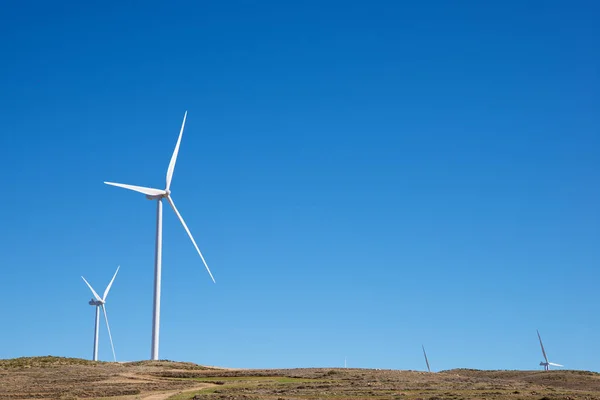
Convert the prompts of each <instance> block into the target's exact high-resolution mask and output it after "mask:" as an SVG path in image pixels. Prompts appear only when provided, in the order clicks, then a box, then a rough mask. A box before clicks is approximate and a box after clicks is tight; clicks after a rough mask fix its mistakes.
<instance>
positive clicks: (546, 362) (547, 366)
mask: <svg viewBox="0 0 600 400" xmlns="http://www.w3.org/2000/svg"><path fill="white" fill-rule="evenodd" d="M536 332H537V335H538V339H540V346H541V347H542V354H543V355H544V360H546V361H545V362H544V361H540V365H541V366H543V367H544V371H549V370H550V365H552V366H554V367H564V365H560V364H556V363H551V362H550V361H548V357H547V356H546V350H544V344H543V343H542V337H541V336H540V331H538V330H537V329H536Z"/></svg>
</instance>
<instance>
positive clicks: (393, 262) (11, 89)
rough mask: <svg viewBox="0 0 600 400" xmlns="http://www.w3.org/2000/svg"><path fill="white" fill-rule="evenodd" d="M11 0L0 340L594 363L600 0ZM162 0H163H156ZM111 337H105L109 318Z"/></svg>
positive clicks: (397, 359) (369, 362)
mask: <svg viewBox="0 0 600 400" xmlns="http://www.w3.org/2000/svg"><path fill="white" fill-rule="evenodd" d="M126 3H127V4H121V2H109V3H106V2H105V3H102V4H98V5H95V6H91V5H89V4H82V3H81V2H73V3H72V4H69V3H68V2H61V3H47V2H35V1H34V2H20V1H7V2H4V3H3V5H2V6H1V8H0V37H1V38H2V39H1V40H0V51H1V54H2V61H1V62H0V133H1V135H0V163H1V164H0V166H1V168H2V171H3V179H2V186H3V193H4V194H3V196H2V197H1V200H0V205H1V206H2V217H1V223H0V235H1V238H2V240H1V241H0V252H1V254H2V271H3V273H2V279H1V281H0V321H2V325H1V326H2V329H0V357H1V358H9V357H19V356H30V355H48V354H52V355H60V356H71V357H83V358H89V357H90V356H91V350H92V334H93V318H94V311H93V308H92V307H90V306H89V305H88V304H87V301H88V300H89V299H90V297H91V295H90V293H89V290H88V288H87V287H86V286H85V284H84V283H83V281H82V280H81V278H80V276H81V275H84V276H85V277H86V278H87V279H88V280H89V281H90V283H91V284H92V285H93V286H94V287H95V288H96V289H97V290H98V291H103V290H104V287H105V286H106V284H107V283H108V281H109V280H110V277H111V276H112V274H113V272H114V270H115V268H116V267H117V265H121V271H120V274H119V276H118V277H117V279H116V281H115V284H114V286H113V289H112V291H111V294H110V296H109V298H108V303H107V310H108V312H109V317H110V322H111V327H112V331H113V336H114V340H115V347H116V352H117V357H118V359H119V360H139V359H147V358H148V357H149V356H150V327H151V308H152V280H153V259H154V227H155V225H154V224H155V203H153V202H150V201H147V200H145V199H144V197H143V196H142V195H137V194H135V193H132V192H127V191H124V190H122V189H117V188H112V187H108V186H106V185H104V184H103V183H102V182H103V181H105V180H110V181H117V182H124V183H130V184H136V185H144V186H153V187H159V188H161V187H162V186H163V184H164V179H165V173H166V169H167V166H168V163H169V159H170V157H171V153H172V151H173V148H174V145H175V141H176V139H177V134H178V132H179V127H180V124H181V119H182V117H183V113H184V111H185V110H188V112H189V114H188V123H187V125H186V131H185V133H184V136H183V141H182V145H181V151H180V154H179V160H178V163H177V166H176V169H175V174H174V179H173V185H172V190H173V198H174V200H175V202H176V203H177V205H178V207H179V209H180V211H181V213H182V215H183V216H184V218H185V219H186V221H187V223H188V225H189V226H190V228H191V230H192V232H193V234H194V236H195V237H196V240H197V242H198V244H199V246H200V248H201V249H202V251H203V253H204V254H205V256H206V259H207V261H208V263H209V266H210V267H211V270H212V272H213V273H214V275H215V278H216V280H217V284H213V283H212V282H211V280H210V278H209V277H208V274H207V273H206V271H205V270H204V267H203V266H202V263H201V261H200V259H199V257H198V256H197V254H196V253H195V250H194V248H193V246H192V244H191V243H190V242H189V240H188V238H187V236H186V234H185V231H184V230H183V228H182V227H181V226H180V225H179V222H178V221H177V220H176V217H175V216H174V214H173V213H172V212H171V211H170V209H165V219H164V258H163V308H162V330H161V352H160V356H161V358H165V359H172V360H184V361H193V362H197V363H202V364H208V365H221V366H229V367H311V366H315V367H318V366H324V367H327V366H342V365H343V363H344V357H346V356H347V357H348V366H351V367H369V368H395V369H424V368H425V364H424V361H423V357H422V354H421V348H420V346H421V344H424V345H425V347H426V349H427V351H428V355H429V359H430V362H431V364H432V368H433V369H434V370H441V369H449V368H454V367H469V368H481V369H534V368H539V366H538V363H539V361H540V360H541V359H542V355H541V352H540V349H539V345H538V342H537V336H536V333H535V330H536V329H539V330H540V332H541V334H542V338H543V339H544V340H545V345H546V348H547V352H548V355H549V357H550V361H554V362H558V363H561V364H565V365H566V366H567V367H569V368H573V369H588V370H596V371H598V370H599V368H598V360H599V359H600V346H599V345H598V341H597V338H598V331H599V330H600V320H599V317H598V308H599V307H598V306H599V304H600V300H599V297H598V293H599V291H598V283H599V272H598V265H599V263H600V245H599V242H600V228H599V227H600V213H599V210H600V189H599V185H598V181H599V179H600V158H599V152H600V117H599V114H598V110H599V109H600V101H599V93H600V82H599V76H600V75H599V71H600V46H599V44H600V41H599V39H598V38H600V25H599V24H598V21H599V20H600V6H599V5H598V3H597V2H594V1H587V2H586V1H569V2H567V1H503V2H495V4H491V3H493V2H480V1H452V2H450V1H422V2H400V1H378V2H366V1H364V2H358V1H303V2H295V3H294V2H280V1H263V2H248V1H246V2H244V1H240V2H237V1H230V2H216V1H215V2H186V3H184V2H175V3H173V4H172V2H136V3H132V2H126ZM167 3H168V4H167ZM100 339H101V342H100V358H101V359H104V360H109V359H110V358H111V353H110V346H109V343H108V337H107V334H106V330H105V328H104V326H103V327H102V330H101V333H100Z"/></svg>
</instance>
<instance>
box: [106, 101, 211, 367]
mask: <svg viewBox="0 0 600 400" xmlns="http://www.w3.org/2000/svg"><path fill="white" fill-rule="evenodd" d="M186 117H187V111H186V112H185V114H184V116H183V123H182V124H181V131H179V138H178V139H177V144H176V145H175V150H174V151H173V156H171V162H170V163H169V168H168V169H167V179H166V187H165V189H153V188H148V187H142V186H133V185H125V184H123V183H113V182H104V183H106V184H107V185H112V186H118V187H121V188H125V189H129V190H133V191H135V192H140V193H143V194H145V195H146V198H147V199H149V200H156V204H157V206H156V247H155V257H154V309H153V314H152V348H151V351H150V358H151V359H152V360H158V344H159V334H160V284H161V268H162V266H161V263H162V200H163V199H166V200H167V201H168V202H169V204H170V205H171V208H173V211H175V214H176V215H177V218H179V221H181V225H183V229H185V231H186V232H187V234H188V236H189V237H190V239H191V240H192V243H193V244H194V247H195V248H196V251H197V252H198V255H199V256H200V258H201V259H202V262H203V263H204V266H205V267H206V270H207V271H208V274H209V275H210V277H211V279H212V281H213V282H215V278H214V277H213V275H212V273H211V272H210V269H209V268H208V264H206V261H205V260H204V256H203V255H202V253H201V252H200V249H199V248H198V245H197V244H196V241H195V240H194V237H193V236H192V233H191V232H190V230H189V228H188V227H187V225H186V223H185V221H184V220H183V217H182V216H181V214H180V213H179V211H178V210H177V207H175V203H174V202H173V198H172V197H171V190H170V187H171V179H172V178H173V171H174V170H175V162H176V161H177V154H178V153H179V145H180V143H181V136H182V135H183V128H184V126H185V119H186Z"/></svg>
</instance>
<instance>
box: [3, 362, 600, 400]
mask: <svg viewBox="0 0 600 400" xmlns="http://www.w3.org/2000/svg"><path fill="white" fill-rule="evenodd" d="M194 396H195V397H196V398H197V399H265V400H266V399H272V400H279V399H281V400H283V399H286V400H292V399H303V400H306V399H349V400H352V399H373V400H375V399H377V400H387V399H389V400H398V399H403V400H463V399H464V400H466V399H486V400H503V399H527V400H555V399H556V400H577V399H581V400H600V374H597V373H592V372H583V371H550V372H543V371H478V370H466V369H457V370H450V371H443V372H439V373H434V374H430V373H424V372H415V371H395V370H364V369H350V368H349V369H345V368H343V369H323V368H308V369H279V370H278V369H269V370H223V369H216V368H207V367H202V366H199V365H196V364H192V363H180V362H171V361H159V362H151V361H141V362H133V363H124V364H115V363H103V362H92V361H86V360H80V359H67V358H59V357H34V358H19V359H13V360H0V399H78V398H96V399H99V398H111V399H120V400H128V399H167V398H170V399H175V400H177V399H179V400H182V399H191V398H192V397H194Z"/></svg>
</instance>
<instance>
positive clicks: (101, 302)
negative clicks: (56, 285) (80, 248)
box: [81, 266, 121, 361]
mask: <svg viewBox="0 0 600 400" xmlns="http://www.w3.org/2000/svg"><path fill="white" fill-rule="evenodd" d="M119 268H121V267H120V266H118V267H117V270H116V271H115V274H114V275H113V277H112V279H111V280H110V283H109V284H108V286H107V287H106V290H104V295H103V296H102V297H100V296H98V293H96V291H95V290H94V288H93V287H92V285H90V284H89V283H88V281H86V280H85V278H84V277H83V276H82V277H81V279H83V281H84V282H85V284H86V285H87V286H88V287H89V288H90V290H91V291H92V294H93V295H94V298H95V299H91V300H90V301H89V305H90V306H96V324H95V326H94V361H98V331H99V328H100V307H102V311H103V312H104V320H105V321H106V329H107V330H108V337H109V339H110V347H111V348H112V353H113V359H114V360H115V361H117V356H116V355H115V346H113V340H112V335H111V334H110V326H109V325H108V316H107V315H106V296H108V292H109V291H110V287H111V286H112V284H113V282H114V281H115V278H116V277H117V273H118V272H119Z"/></svg>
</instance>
